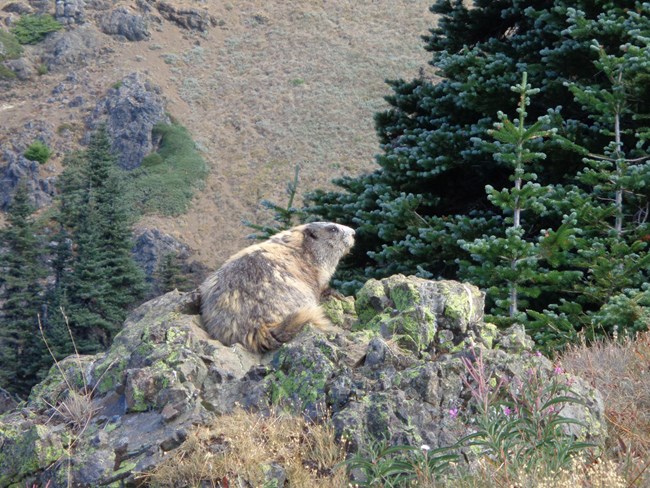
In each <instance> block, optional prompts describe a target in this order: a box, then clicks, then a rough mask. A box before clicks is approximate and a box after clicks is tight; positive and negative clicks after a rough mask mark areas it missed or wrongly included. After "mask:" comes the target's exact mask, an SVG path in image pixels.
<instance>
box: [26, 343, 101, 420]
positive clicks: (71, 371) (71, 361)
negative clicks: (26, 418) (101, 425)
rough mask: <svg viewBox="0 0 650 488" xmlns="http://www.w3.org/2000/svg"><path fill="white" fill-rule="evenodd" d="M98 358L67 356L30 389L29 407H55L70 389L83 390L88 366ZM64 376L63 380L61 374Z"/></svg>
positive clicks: (86, 379) (87, 379)
mask: <svg viewBox="0 0 650 488" xmlns="http://www.w3.org/2000/svg"><path fill="white" fill-rule="evenodd" d="M97 357H98V356H68V357H67V358H65V359H62V360H61V361H59V362H58V366H57V365H56V364H55V365H54V366H52V367H51V368H50V371H49V372H48V374H47V376H46V377H45V379H44V380H43V381H41V382H40V383H38V384H37V385H35V386H34V388H32V391H31V393H30V395H29V402H30V405H31V406H32V407H34V408H36V409H46V408H49V407H50V405H56V404H57V403H58V400H59V399H60V398H61V397H62V396H64V395H67V392H68V391H69V390H70V388H72V389H75V390H77V391H82V390H84V389H85V388H86V387H87V386H88V385H87V384H86V382H87V381H89V378H88V375H87V371H88V369H89V365H90V364H92V363H93V361H95V360H96V359H97ZM61 372H63V374H65V379H64V376H63V374H62V373H61Z"/></svg>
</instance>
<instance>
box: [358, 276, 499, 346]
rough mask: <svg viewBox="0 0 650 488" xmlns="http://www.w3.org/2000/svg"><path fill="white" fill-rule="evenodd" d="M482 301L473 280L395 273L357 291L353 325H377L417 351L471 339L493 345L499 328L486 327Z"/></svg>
mask: <svg viewBox="0 0 650 488" xmlns="http://www.w3.org/2000/svg"><path fill="white" fill-rule="evenodd" d="M483 307H484V297H483V294H482V293H481V291H480V290H479V289H478V288H476V287H475V286H473V285H470V284H467V283H459V282H456V281H430V280H425V279H422V278H418V277H416V276H404V275H394V276H391V277H389V278H385V279H383V280H380V281H378V280H369V281H368V282H367V283H366V285H365V286H364V287H363V288H362V289H361V290H360V291H359V293H358V294H357V299H356V310H357V315H358V317H359V322H358V324H357V325H356V326H355V330H361V329H371V330H375V331H378V332H380V333H381V334H382V335H383V336H384V337H386V338H395V339H397V340H398V342H399V343H400V345H401V346H402V347H405V348H406V349H409V350H411V351H413V352H423V351H425V350H432V349H434V348H435V349H438V350H441V351H451V350H453V349H458V348H460V347H464V345H466V344H467V341H468V340H470V339H478V340H480V341H481V342H482V343H485V344H490V345H491V344H492V342H493V340H494V334H495V331H494V330H493V328H491V327H487V330H483V328H485V324H484V323H483ZM483 336H485V337H483Z"/></svg>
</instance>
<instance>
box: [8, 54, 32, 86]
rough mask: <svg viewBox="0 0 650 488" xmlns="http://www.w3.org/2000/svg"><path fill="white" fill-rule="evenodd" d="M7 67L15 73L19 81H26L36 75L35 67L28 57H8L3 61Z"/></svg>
mask: <svg viewBox="0 0 650 488" xmlns="http://www.w3.org/2000/svg"><path fill="white" fill-rule="evenodd" d="M3 64H4V65H5V66H6V67H7V68H9V69H10V70H11V71H13V72H14V73H15V74H16V78H18V79H19V80H20V81H27V80H30V79H32V78H33V77H34V76H35V75H36V67H35V66H34V63H32V62H31V61H30V60H29V59H27V58H25V57H21V58H18V59H9V60H7V61H5V62H4V63H3Z"/></svg>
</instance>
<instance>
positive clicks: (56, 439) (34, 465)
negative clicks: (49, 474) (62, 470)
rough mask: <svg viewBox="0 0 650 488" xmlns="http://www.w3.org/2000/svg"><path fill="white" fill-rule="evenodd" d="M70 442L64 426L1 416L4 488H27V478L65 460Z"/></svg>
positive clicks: (0, 457) (0, 456)
mask: <svg viewBox="0 0 650 488" xmlns="http://www.w3.org/2000/svg"><path fill="white" fill-rule="evenodd" d="M69 442H70V434H69V432H68V431H67V430H66V429H65V427H63V426H62V425H58V426H48V425H44V424H39V423H35V422H32V421H29V420H27V421H22V422H21V421H20V420H17V419H15V418H14V419H10V418H9V417H0V445H2V449H0V486H10V485H12V484H14V483H15V484H16V486H20V485H22V486H24V483H23V480H24V479H25V478H26V477H28V476H29V475H32V474H34V473H36V472H38V471H41V470H43V469H45V468H48V467H49V466H50V465H52V464H53V463H54V462H56V461H58V460H59V459H61V458H63V457H64V456H65V454H66V446H67V445H68V444H69Z"/></svg>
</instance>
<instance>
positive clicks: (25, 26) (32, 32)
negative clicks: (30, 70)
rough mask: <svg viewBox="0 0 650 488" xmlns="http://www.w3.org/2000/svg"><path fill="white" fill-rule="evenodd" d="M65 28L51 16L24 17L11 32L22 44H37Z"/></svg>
mask: <svg viewBox="0 0 650 488" xmlns="http://www.w3.org/2000/svg"><path fill="white" fill-rule="evenodd" d="M62 28H63V26H62V25H61V24H60V23H59V22H58V21H57V20H56V19H55V18H54V17H52V16H51V15H49V14H42V15H23V16H21V17H20V19H18V21H17V22H16V25H14V27H13V28H12V29H11V32H12V33H13V35H14V36H16V39H18V42H19V43H21V44H36V43H39V42H41V41H42V40H43V39H45V36H47V35H48V34H49V33H50V32H55V31H58V30H60V29H62Z"/></svg>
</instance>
